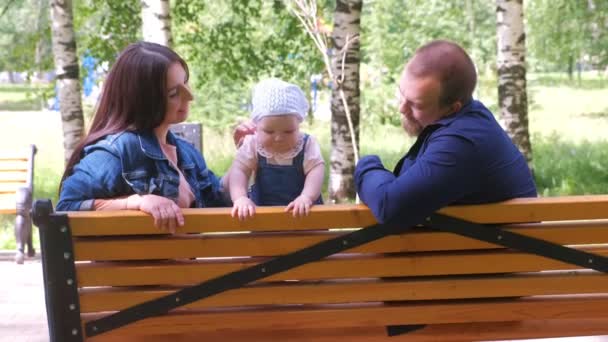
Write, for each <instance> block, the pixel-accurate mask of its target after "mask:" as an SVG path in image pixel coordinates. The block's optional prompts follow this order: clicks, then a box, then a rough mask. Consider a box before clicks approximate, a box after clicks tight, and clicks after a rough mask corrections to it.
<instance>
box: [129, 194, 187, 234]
mask: <svg viewBox="0 0 608 342" xmlns="http://www.w3.org/2000/svg"><path fill="white" fill-rule="evenodd" d="M140 198H141V199H140V202H139V208H138V209H139V210H141V211H143V212H144V213H148V214H150V215H152V217H154V225H155V226H156V227H157V228H160V229H161V230H163V231H168V232H169V233H171V234H175V228H176V227H177V226H180V227H181V226H183V225H184V215H183V214H182V209H181V208H180V207H178V206H177V204H175V202H173V201H172V200H170V199H168V198H166V197H162V196H157V195H143V196H140Z"/></svg>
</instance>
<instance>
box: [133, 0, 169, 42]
mask: <svg viewBox="0 0 608 342" xmlns="http://www.w3.org/2000/svg"><path fill="white" fill-rule="evenodd" d="M141 19H142V33H143V37H144V40H145V41H147V42H152V43H158V44H161V45H164V46H171V45H172V37H171V9H170V6H169V0H141Z"/></svg>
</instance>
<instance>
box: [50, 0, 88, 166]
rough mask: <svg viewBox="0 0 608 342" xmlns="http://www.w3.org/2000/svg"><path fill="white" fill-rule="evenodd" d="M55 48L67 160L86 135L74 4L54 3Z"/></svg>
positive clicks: (65, 0) (63, 0) (64, 0)
mask: <svg viewBox="0 0 608 342" xmlns="http://www.w3.org/2000/svg"><path fill="white" fill-rule="evenodd" d="M51 22H52V29H51V32H52V42H53V43H52V45H53V57H54V60H55V77H56V80H57V88H58V91H59V108H60V111H61V121H62V127H63V147H64V157H65V161H66V162H67V160H68V159H69V158H70V156H71V155H72V152H73V151H74V148H75V147H76V145H77V144H78V143H79V142H80V139H81V138H82V136H83V132H84V118H83V114H82V103H81V97H80V79H79V72H78V71H79V69H78V55H77V52H76V39H75V36H74V27H73V22H72V1H71V0H52V1H51Z"/></svg>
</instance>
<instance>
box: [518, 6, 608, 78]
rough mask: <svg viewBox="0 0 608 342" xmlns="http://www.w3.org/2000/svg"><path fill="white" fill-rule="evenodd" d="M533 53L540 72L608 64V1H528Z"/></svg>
mask: <svg viewBox="0 0 608 342" xmlns="http://www.w3.org/2000/svg"><path fill="white" fill-rule="evenodd" d="M525 13H526V22H527V28H528V29H529V30H528V33H529V34H528V37H530V40H529V44H528V45H529V51H530V57H531V59H532V60H533V62H534V63H533V64H534V65H536V68H537V69H539V70H543V71H545V70H560V71H567V72H568V74H569V76H570V77H571V78H572V72H573V70H574V63H575V62H577V61H581V59H587V62H589V63H592V64H596V65H597V66H598V67H602V66H605V65H607V64H608V1H605V0H602V1H598V0H580V1H572V0H530V1H526V9H525Z"/></svg>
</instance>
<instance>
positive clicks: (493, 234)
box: [427, 214, 608, 273]
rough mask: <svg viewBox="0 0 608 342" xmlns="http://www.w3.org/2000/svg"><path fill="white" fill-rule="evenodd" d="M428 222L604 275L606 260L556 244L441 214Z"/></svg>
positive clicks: (602, 257)
mask: <svg viewBox="0 0 608 342" xmlns="http://www.w3.org/2000/svg"><path fill="white" fill-rule="evenodd" d="M429 222H430V224H431V226H432V227H433V228H435V229H439V230H441V231H444V232H450V233H454V234H458V235H462V236H466V237H470V238H473V239H477V240H481V241H485V242H490V243H493V244H496V245H501V246H504V247H508V248H513V249H516V250H518V251H522V252H526V253H530V254H536V255H540V256H543V257H546V258H551V259H555V260H559V261H563V262H565V263H568V264H572V265H577V266H581V267H583V268H590V269H593V270H596V271H599V272H603V273H608V258H607V257H604V256H602V255H596V254H592V253H589V252H585V251H581V250H578V249H574V248H570V247H566V246H562V245H560V244H557V243H553V242H549V241H545V240H541V239H537V238H533V237H529V236H526V235H522V234H519V233H515V232H512V231H508V230H505V229H502V228H501V227H499V226H496V225H484V224H478V223H473V222H469V221H465V220H460V219H456V218H453V217H450V216H446V215H441V214H434V215H432V216H431V217H430V218H428V219H427V223H429Z"/></svg>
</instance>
